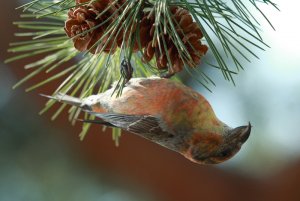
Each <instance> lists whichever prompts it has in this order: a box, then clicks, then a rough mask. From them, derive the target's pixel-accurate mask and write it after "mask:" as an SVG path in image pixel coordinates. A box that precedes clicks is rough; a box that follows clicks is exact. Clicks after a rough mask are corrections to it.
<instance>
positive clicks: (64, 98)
mask: <svg viewBox="0 0 300 201" xmlns="http://www.w3.org/2000/svg"><path fill="white" fill-rule="evenodd" d="M40 95H41V96H43V97H46V98H49V99H54V100H57V101H58V102H62V103H67V104H69V105H73V106H76V107H82V101H81V100H80V99H79V98H75V97H73V96H68V95H66V94H62V93H58V94H56V95H54V96H48V95H45V94H40Z"/></svg>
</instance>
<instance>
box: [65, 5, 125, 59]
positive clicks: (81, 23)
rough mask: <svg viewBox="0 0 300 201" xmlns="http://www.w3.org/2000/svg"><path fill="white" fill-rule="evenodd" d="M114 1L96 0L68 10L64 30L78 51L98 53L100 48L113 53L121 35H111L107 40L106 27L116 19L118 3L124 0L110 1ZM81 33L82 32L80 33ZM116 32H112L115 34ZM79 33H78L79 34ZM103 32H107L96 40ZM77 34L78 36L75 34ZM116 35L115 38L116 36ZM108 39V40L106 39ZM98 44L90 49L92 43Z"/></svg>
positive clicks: (108, 35)
mask: <svg viewBox="0 0 300 201" xmlns="http://www.w3.org/2000/svg"><path fill="white" fill-rule="evenodd" d="M86 2H90V0H76V4H82V3H86ZM112 2H114V1H111V0H98V1H95V2H91V3H88V4H86V5H81V6H77V7H75V8H71V9H70V10H69V12H68V19H67V21H66V22H65V32H66V33H67V35H68V36H69V37H70V38H72V37H74V36H75V37H74V38H73V42H74V47H75V48H76V49H77V50H79V51H86V50H89V52H91V53H92V54H96V53H99V52H100V51H101V49H102V48H104V46H105V48H104V49H103V51H104V52H106V53H109V52H111V53H114V52H115V50H116V48H117V40H119V37H121V34H119V36H112V37H111V39H110V40H109V37H110V36H111V34H107V30H106V29H107V27H108V26H109V25H110V24H111V23H112V22H113V21H114V20H116V19H117V17H118V15H119V13H120V12H121V11H119V12H116V10H117V9H118V8H119V7H120V4H119V2H120V3H124V2H125V1H123V0H122V1H119V2H118V3H114V4H113V3H112ZM105 9H107V10H106V11H105V13H103V14H101V15H100V17H99V18H97V19H96V17H97V15H99V14H100V13H102V12H103V11H104V10H105ZM108 18H109V20H108V21H107V22H105V23H104V24H102V25H101V26H100V27H98V28H96V29H93V30H91V31H88V32H86V33H83V32H85V31H87V30H89V29H92V28H93V27H95V26H97V25H99V24H101V23H103V22H104V21H105V20H107V19H108ZM81 33H82V34H81ZM116 33H117V32H115V33H114V34H115V35H116ZM79 34H80V35H79ZM103 34H107V35H106V36H105V37H104V38H103V39H102V40H101V41H99V42H98V40H99V39H100V38H101V37H102V36H103ZM77 35H78V36H77ZM116 37H117V38H116ZM108 40H109V41H108ZM97 42H98V44H97V45H96V46H95V47H94V48H92V49H90V48H91V47H92V46H93V45H95V44H96V43H97Z"/></svg>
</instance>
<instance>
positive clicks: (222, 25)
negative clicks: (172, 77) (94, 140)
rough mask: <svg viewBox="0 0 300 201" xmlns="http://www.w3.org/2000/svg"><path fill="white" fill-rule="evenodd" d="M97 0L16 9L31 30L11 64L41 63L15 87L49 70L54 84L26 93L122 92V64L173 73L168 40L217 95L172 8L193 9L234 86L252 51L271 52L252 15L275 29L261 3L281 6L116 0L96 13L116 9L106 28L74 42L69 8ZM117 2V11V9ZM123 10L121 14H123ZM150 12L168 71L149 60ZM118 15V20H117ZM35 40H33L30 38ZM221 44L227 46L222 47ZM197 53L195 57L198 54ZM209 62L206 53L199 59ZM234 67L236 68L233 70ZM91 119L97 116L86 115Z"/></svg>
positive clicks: (73, 112) (16, 46) (139, 73)
mask: <svg viewBox="0 0 300 201" xmlns="http://www.w3.org/2000/svg"><path fill="white" fill-rule="evenodd" d="M94 2H97V0H92V1H90V2H85V3H81V4H78V5H76V4H75V0H59V1H54V0H53V1H47V0H34V1H32V2H29V3H27V4H24V5H23V6H20V7H18V8H17V9H23V11H24V14H22V15H21V16H20V17H21V18H22V20H21V21H18V22H14V24H15V25H16V26H18V27H19V29H20V30H24V32H19V33H16V34H15V36H16V37H25V39H24V40H23V41H22V42H15V43H11V44H10V46H11V47H10V48H9V49H8V51H9V52H13V53H15V54H16V55H15V56H13V57H11V58H9V59H7V60H6V61H5V62H13V61H16V60H19V59H24V58H28V57H33V56H38V57H37V58H39V59H37V60H36V61H35V62H32V63H29V64H26V65H25V69H30V70H31V72H30V73H29V74H28V75H27V76H26V77H24V78H23V79H21V80H20V81H19V82H18V83H17V84H16V85H15V86H14V88H16V87H18V86H20V85H21V84H23V83H24V82H27V81H28V80H30V79H31V78H33V77H35V76H38V75H40V74H41V73H45V74H47V75H48V79H46V80H44V81H42V82H40V83H37V84H35V85H33V86H31V87H29V88H27V89H26V91H31V90H34V89H37V88H39V87H42V86H44V85H46V84H49V83H50V82H54V81H56V80H57V79H59V78H64V81H63V82H62V83H60V85H59V86H58V88H57V90H56V91H55V92H54V94H56V93H59V92H60V93H68V94H70V95H74V96H78V97H80V98H83V97H87V96H89V95H92V94H93V93H101V92H103V91H106V90H107V89H108V88H109V87H110V85H111V84H112V82H114V81H118V84H117V85H116V86H117V87H116V89H115V92H116V93H117V94H118V95H121V93H122V89H123V87H124V84H125V80H126V75H124V74H121V73H120V65H121V62H122V60H124V59H125V60H126V61H129V62H130V63H131V65H132V66H133V68H134V72H133V76H134V77H148V76H151V75H162V74H164V73H166V72H168V71H169V72H170V71H174V69H173V62H174V61H172V58H171V57H170V55H169V53H168V51H169V49H168V42H167V41H166V38H165V37H162V36H165V35H167V36H168V37H169V38H170V39H171V41H172V43H174V46H175V47H176V49H177V50H178V56H179V57H180V58H181V60H182V62H183V65H184V69H185V71H186V72H188V73H189V75H191V77H192V78H193V79H195V80H197V81H198V82H199V83H200V84H202V85H203V86H204V87H205V88H206V89H208V90H210V88H209V86H210V85H215V84H214V81H213V79H212V78H210V77H209V76H208V75H206V74H205V73H204V72H202V71H201V69H200V70H198V69H195V68H190V67H191V66H194V65H195V63H194V61H193V58H192V55H191V54H190V50H188V48H187V45H188V46H190V47H192V49H193V46H192V44H191V43H190V41H187V42H184V41H183V39H182V37H181V35H183V38H185V37H186V35H185V34H186V33H185V32H183V31H182V30H181V31H180V30H178V27H180V23H179V22H178V21H176V20H174V15H173V13H172V12H171V7H172V6H179V7H181V8H184V9H186V10H187V11H188V12H189V13H190V14H191V16H192V17H193V19H194V20H195V21H196V22H197V24H198V25H199V26H200V28H201V31H202V33H203V35H204V38H205V40H204V43H206V44H208V46H209V49H210V50H211V51H212V53H213V55H214V57H215V60H216V63H217V64H209V65H210V66H211V67H212V68H214V69H216V70H218V71H220V72H221V73H222V74H223V76H224V79H225V80H228V81H231V82H232V83H234V79H233V75H235V74H237V72H238V71H240V70H241V69H243V68H244V67H243V66H242V59H243V60H245V61H248V62H251V60H252V57H254V58H258V56H257V54H256V53H255V51H254V50H253V49H259V50H265V48H266V47H268V45H267V44H266V43H265V42H264V41H263V39H262V37H261V36H260V34H259V33H260V30H259V27H260V24H259V22H258V21H257V19H256V17H255V15H254V14H253V10H256V11H257V14H259V15H262V16H263V18H264V19H265V20H266V21H267V22H268V23H269V24H270V26H271V27H272V28H274V27H273V25H272V24H271V22H270V20H269V19H268V18H267V16H265V14H264V13H263V11H262V10H260V8H259V6H260V5H261V4H268V5H270V6H273V7H274V8H276V9H278V7H277V5H276V4H274V3H273V2H271V1H270V0H248V1H241V0H230V1H226V2H225V1H223V0H195V1H193V2H190V1H187V0H178V1H174V0H128V1H125V3H123V4H121V5H119V4H118V1H117V0H111V2H110V4H108V6H107V7H106V8H105V9H104V10H102V12H99V13H98V14H97V17H96V19H102V18H103V16H104V15H105V14H106V12H107V11H108V10H112V9H115V10H114V12H113V13H111V15H110V16H108V17H107V18H106V19H105V20H103V21H102V22H101V23H99V24H97V25H96V26H94V27H92V28H90V29H87V30H85V31H83V32H81V33H78V34H77V35H74V36H73V37H71V38H69V37H68V36H67V35H66V32H65V30H64V26H65V21H66V20H67V18H68V16H67V13H68V11H69V9H73V8H77V7H78V6H83V7H84V6H90V5H93V3H94ZM117 4H118V6H116V5H117ZM117 13H121V14H118V15H117ZM145 13H148V15H149V17H150V16H153V15H154V33H153V35H154V36H153V37H154V39H155V40H152V45H154V43H157V44H158V51H159V54H161V55H163V54H165V55H166V59H167V66H168V68H167V69H158V68H157V61H156V59H155V57H154V58H153V59H152V60H151V61H149V62H143V61H142V58H143V53H144V50H143V47H142V42H143V41H141V37H140V28H141V27H140V22H141V20H142V17H143V15H144V14H145ZM116 16H117V17H116ZM102 26H106V29H105V33H103V35H102V36H101V37H100V38H99V39H98V40H97V41H96V42H95V43H94V44H93V45H92V46H90V47H89V49H87V50H86V51H85V52H84V53H81V52H79V51H77V50H76V49H75V48H74V42H73V41H74V39H76V38H77V37H80V36H82V35H85V34H89V33H91V32H92V31H94V30H97V29H98V28H99V27H102ZM118 37H121V38H123V39H122V41H121V45H120V48H117V50H114V49H113V48H111V49H110V51H108V52H107V51H106V49H107V48H108V47H109V46H110V45H111V44H115V43H116V42H117V41H118ZM28 38H29V39H28ZM100 44H101V45H102V46H101V49H97V54H91V53H89V52H91V51H92V50H93V49H95V48H98V46H99V45H100ZM136 44H137V45H138V49H139V51H135V50H134V49H135V48H136V47H135V46H136ZM218 44H221V47H219V46H218ZM192 51H194V52H195V49H193V50H192ZM197 56H199V57H202V55H197ZM69 61H75V62H74V64H73V65H67V64H66V63H67V62H69ZM231 63H233V64H234V65H235V68H234V69H231V68H230V65H231ZM54 104H55V100H49V101H48V102H47V103H46V106H45V108H44V109H43V110H42V111H41V112H40V114H43V113H45V112H46V111H48V110H49V109H50V108H51V107H53V105H54ZM65 108H66V105H65V104H62V105H61V106H60V108H59V109H58V110H57V111H56V112H55V114H54V115H53V116H52V120H54V119H55V118H56V117H57V116H58V115H59V114H60V113H61V112H62V111H63V110H64V109H65ZM80 112H81V110H80V109H78V108H75V107H71V108H70V109H69V120H70V121H71V122H72V123H73V124H74V123H75V122H76V119H78V118H79V116H80ZM85 117H86V119H91V120H92V118H93V117H91V116H88V115H87V114H85ZM89 127H90V125H89V124H86V123H84V124H83V129H82V133H81V134H80V138H81V139H83V138H84V136H85V134H86V132H87V131H88V129H89ZM119 137H120V131H119V130H118V131H117V130H114V131H113V139H114V140H115V142H116V144H117V143H118V138H119Z"/></svg>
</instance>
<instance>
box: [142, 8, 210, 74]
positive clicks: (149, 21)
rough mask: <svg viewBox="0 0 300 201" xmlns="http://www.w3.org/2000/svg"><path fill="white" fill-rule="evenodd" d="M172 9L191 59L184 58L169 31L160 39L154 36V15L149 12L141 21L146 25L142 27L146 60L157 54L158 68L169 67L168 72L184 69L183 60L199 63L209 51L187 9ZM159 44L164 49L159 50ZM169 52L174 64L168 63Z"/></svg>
mask: <svg viewBox="0 0 300 201" xmlns="http://www.w3.org/2000/svg"><path fill="white" fill-rule="evenodd" d="M170 10H171V13H172V15H173V16H172V21H173V25H174V26H175V29H176V31H177V34H178V36H179V37H180V39H181V41H182V43H183V44H184V45H185V47H186V49H187V51H188V53H189V54H190V57H191V59H187V58H186V57H184V58H182V56H181V55H180V54H179V51H181V50H178V49H177V47H176V46H175V44H174V42H173V40H174V39H172V38H171V36H170V35H169V34H168V33H166V34H161V35H160V38H159V41H158V40H157V37H154V30H155V27H154V16H153V15H152V16H150V17H147V16H148V14H145V17H144V18H143V19H142V21H141V25H144V26H143V28H141V35H142V36H143V41H142V40H141V41H142V43H143V44H144V43H146V44H145V46H146V47H145V49H144V52H143V61H144V62H149V61H150V60H151V59H152V58H153V57H154V56H155V58H156V65H157V68H158V69H168V71H169V72H168V74H175V73H177V72H180V71H181V70H182V69H183V66H184V62H183V60H184V61H185V63H186V64H187V65H188V66H190V67H195V66H196V65H198V64H199V63H200V59H201V57H202V56H203V55H204V54H205V53H206V52H207V50H208V47H207V46H206V45H203V44H202V43H201V38H202V37H203V34H202V32H201V30H200V27H199V25H198V24H197V23H196V22H193V18H192V16H191V15H190V13H189V12H188V11H187V10H185V9H183V8H180V7H177V6H176V7H175V6H174V7H172V8H171V9H170ZM169 26H170V25H169ZM144 34H145V35H144ZM163 39H164V40H165V43H166V47H167V48H166V50H167V51H165V48H164V42H163ZM175 40H176V39H175ZM159 43H160V44H159ZM159 46H160V47H161V49H162V51H160V50H159ZM161 52H162V53H161ZM167 54H168V55H169V57H170V61H171V64H172V66H169V65H168V59H167Z"/></svg>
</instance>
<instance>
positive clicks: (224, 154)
mask: <svg viewBox="0 0 300 201" xmlns="http://www.w3.org/2000/svg"><path fill="white" fill-rule="evenodd" d="M229 154H230V150H224V151H222V152H221V153H220V154H219V157H227V156H228V155H229Z"/></svg>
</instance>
